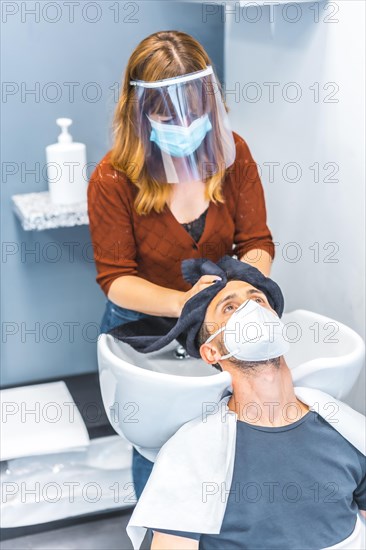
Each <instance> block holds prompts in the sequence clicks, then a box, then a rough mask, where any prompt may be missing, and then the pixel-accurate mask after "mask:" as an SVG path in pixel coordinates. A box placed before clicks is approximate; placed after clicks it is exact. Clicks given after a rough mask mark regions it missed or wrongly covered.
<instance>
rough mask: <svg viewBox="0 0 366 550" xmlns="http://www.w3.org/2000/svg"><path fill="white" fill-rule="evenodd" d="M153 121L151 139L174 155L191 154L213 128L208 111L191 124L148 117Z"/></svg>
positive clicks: (166, 151)
mask: <svg viewBox="0 0 366 550" xmlns="http://www.w3.org/2000/svg"><path fill="white" fill-rule="evenodd" d="M148 119H149V120H150V123H151V128H152V130H151V134H150V141H153V142H154V143H156V144H157V145H158V147H159V148H160V149H161V150H162V151H164V152H165V153H168V155H171V156H172V157H186V156H188V155H191V154H192V153H193V152H194V151H195V150H196V149H197V148H198V147H199V146H200V145H201V143H202V141H203V139H204V138H205V136H206V134H207V132H209V131H210V130H211V129H212V126H211V122H210V119H209V118H208V115H207V113H206V114H205V115H203V116H201V117H200V118H197V119H196V120H194V121H193V122H192V124H190V125H189V126H179V125H176V124H166V123H165V124H164V123H162V122H157V121H156V120H152V119H151V118H150V117H148Z"/></svg>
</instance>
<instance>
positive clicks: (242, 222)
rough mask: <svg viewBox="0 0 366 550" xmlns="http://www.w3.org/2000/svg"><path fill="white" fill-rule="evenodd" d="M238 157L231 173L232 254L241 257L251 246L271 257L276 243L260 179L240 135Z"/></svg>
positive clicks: (252, 248)
mask: <svg viewBox="0 0 366 550" xmlns="http://www.w3.org/2000/svg"><path fill="white" fill-rule="evenodd" d="M237 147H238V149H237V155H238V160H237V161H236V162H235V168H234V177H235V179H236V181H238V180H239V185H238V183H237V184H236V186H237V188H238V197H237V201H236V211H235V234H234V244H235V249H234V254H235V255H236V256H237V257H238V258H239V259H240V258H242V256H243V255H244V254H246V253H247V252H249V251H250V250H254V249H257V248H258V249H261V250H265V251H266V252H268V253H269V254H270V255H271V257H272V258H274V255H275V247H274V243H273V239H272V234H271V232H270V230H269V228H268V226H267V212H266V205H265V199H264V192H263V187H262V183H261V180H260V177H259V173H258V168H257V165H256V163H255V161H254V159H253V157H252V155H251V152H250V150H249V147H248V145H247V144H246V142H245V141H244V139H243V138H239V140H238V144H237Z"/></svg>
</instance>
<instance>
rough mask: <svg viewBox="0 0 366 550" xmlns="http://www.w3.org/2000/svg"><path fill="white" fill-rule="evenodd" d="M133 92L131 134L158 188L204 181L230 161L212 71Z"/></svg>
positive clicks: (141, 85) (230, 142)
mask: <svg viewBox="0 0 366 550" xmlns="http://www.w3.org/2000/svg"><path fill="white" fill-rule="evenodd" d="M130 84H131V85H133V86H135V110H134V113H135V121H134V122H135V128H136V132H137V135H138V137H139V139H140V140H141V143H142V145H143V148H144V151H145V159H146V160H145V161H146V167H147V170H148V172H149V174H150V176H151V177H152V178H153V179H155V180H156V181H157V182H159V183H183V182H190V181H205V180H206V179H207V178H208V177H210V176H212V175H214V174H216V173H217V172H219V171H224V170H225V169H226V168H228V167H229V166H231V165H232V164H233V162H234V160H235V142H234V138H233V134H232V132H231V129H230V124H229V119H228V116H227V113H226V110H225V106H224V103H223V101H222V96H221V92H220V89H219V87H218V84H217V81H216V79H215V75H214V73H213V69H212V67H211V66H208V67H207V68H206V69H204V70H202V71H197V72H195V73H190V74H186V75H183V76H178V77H174V78H167V79H164V80H159V81H155V82H145V81H141V80H131V81H130Z"/></svg>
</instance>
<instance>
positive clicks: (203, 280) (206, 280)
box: [181, 275, 222, 311]
mask: <svg viewBox="0 0 366 550" xmlns="http://www.w3.org/2000/svg"><path fill="white" fill-rule="evenodd" d="M221 280H222V279H221V277H219V276H218V275H202V277H200V278H199V279H198V281H197V283H196V284H194V285H193V286H192V288H190V289H189V290H187V291H186V292H183V293H182V297H181V311H182V309H183V308H184V306H185V304H186V302H188V300H190V298H192V297H193V296H195V295H196V294H197V293H198V292H201V290H204V289H205V288H207V287H208V286H209V285H212V284H214V283H216V281H221Z"/></svg>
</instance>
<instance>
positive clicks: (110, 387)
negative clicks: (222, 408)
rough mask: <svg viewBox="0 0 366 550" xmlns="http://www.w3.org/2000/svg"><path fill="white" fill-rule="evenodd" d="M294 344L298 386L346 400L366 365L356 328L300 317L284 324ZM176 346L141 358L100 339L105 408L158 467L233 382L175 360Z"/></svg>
mask: <svg viewBox="0 0 366 550" xmlns="http://www.w3.org/2000/svg"><path fill="white" fill-rule="evenodd" d="M282 320H283V322H284V323H285V328H286V337H287V339H288V340H289V341H290V342H291V347H290V351H289V352H288V353H287V354H286V356H285V359H286V361H287V364H288V365H289V367H290V369H291V372H292V376H293V380H294V384H295V385H298V386H309V387H312V388H318V389H320V390H323V391H325V392H326V393H329V394H330V395H332V396H333V397H335V398H337V399H343V397H344V396H345V395H347V394H348V393H349V391H350V389H351V388H352V386H353V385H354V384H355V382H356V380H357V378H358V376H359V374H360V371H361V369H362V367H363V364H364V357H365V345H364V342H363V340H362V338H361V337H360V336H359V335H358V334H357V333H356V332H355V331H353V330H352V329H350V328H349V327H347V326H345V325H343V324H342V323H339V322H338V321H335V320H333V319H330V318H328V317H324V316H323V315H318V314H316V313H313V312H310V311H305V310H295V311H292V312H290V313H286V314H284V315H283V317H282ZM176 347H177V342H176V341H174V342H172V343H171V344H169V346H166V347H165V348H164V349H162V350H160V351H158V352H153V353H150V354H142V353H139V352H136V351H135V350H134V349H132V348H131V347H130V346H129V345H128V344H124V343H123V342H121V341H120V340H117V339H115V338H114V337H113V336H111V335H110V334H101V335H100V337H99V340H98V366H99V378H100V387H101V393H102V398H103V403H104V407H105V410H106V413H107V416H108V418H109V421H110V423H111V424H112V426H113V428H114V429H115V430H116V432H117V433H118V434H120V435H121V436H122V437H124V438H126V439H127V440H128V441H129V442H131V443H132V444H133V445H134V446H135V447H136V448H137V450H138V451H139V452H140V453H141V454H142V455H143V456H145V457H146V458H147V459H149V460H152V461H154V460H155V457H156V454H157V452H158V451H159V449H160V448H161V446H162V445H163V444H164V443H165V441H167V440H168V439H169V437H171V436H172V435H173V434H174V433H175V432H176V431H177V429H178V428H179V427H180V426H182V425H183V424H184V423H185V422H188V421H189V420H191V419H192V418H194V417H197V416H199V415H201V413H202V410H205V408H206V409H207V408H208V407H213V408H215V407H217V404H218V403H219V401H220V399H221V397H222V396H223V394H224V393H225V392H227V391H228V390H230V389H231V377H230V375H229V373H227V372H220V371H218V370H216V369H215V368H213V367H211V366H210V365H207V364H206V363H204V361H202V360H201V359H195V358H192V357H188V358H183V359H178V358H176V356H175V353H174V352H175V350H176Z"/></svg>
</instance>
